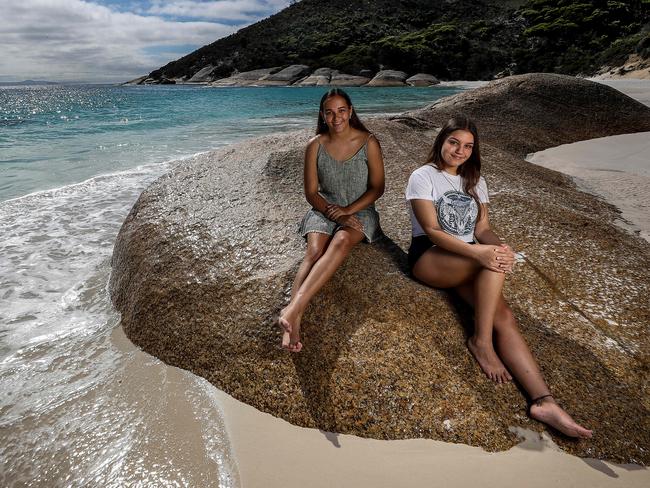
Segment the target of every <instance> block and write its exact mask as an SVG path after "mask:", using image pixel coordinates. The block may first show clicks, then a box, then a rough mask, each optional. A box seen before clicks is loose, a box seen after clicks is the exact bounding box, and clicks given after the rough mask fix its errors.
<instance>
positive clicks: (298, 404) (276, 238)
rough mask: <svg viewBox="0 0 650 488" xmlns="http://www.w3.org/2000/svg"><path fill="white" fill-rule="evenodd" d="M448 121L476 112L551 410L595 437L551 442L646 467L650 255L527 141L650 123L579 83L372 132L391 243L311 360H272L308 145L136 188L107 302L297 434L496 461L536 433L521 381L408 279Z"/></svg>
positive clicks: (345, 299)
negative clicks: (416, 194)
mask: <svg viewBox="0 0 650 488" xmlns="http://www.w3.org/2000/svg"><path fill="white" fill-rule="evenodd" d="M495 98H496V99H498V100H500V101H501V103H496V101H495V100H494V99H495ZM579 100H583V101H585V105H584V106H579V105H578V101H579ZM560 107H564V108H565V110H563V111H560ZM455 110H462V111H466V112H470V113H472V115H474V116H475V117H477V118H478V119H479V124H480V128H481V130H482V131H483V133H484V134H486V137H485V139H484V140H483V143H482V145H481V150H482V154H483V158H484V169H483V174H484V175H485V177H486V179H487V182H488V185H489V188H490V190H491V204H492V205H491V207H492V210H491V221H492V223H493V226H494V227H495V228H496V230H497V231H498V233H499V234H501V235H502V236H503V237H505V238H506V239H507V240H508V241H509V242H510V243H511V244H512V245H513V246H514V247H515V248H516V249H517V250H519V251H521V252H522V253H523V255H524V256H525V261H524V262H522V263H520V264H519V265H518V267H517V269H516V272H515V273H514V274H512V275H511V276H510V277H509V278H508V281H507V285H506V291H505V294H506V297H507V299H508V300H509V302H510V303H511V304H512V307H513V309H514V312H515V314H516V316H517V318H518V320H519V322H520V326H521V329H522V331H523V334H524V336H525V337H526V339H527V341H528V343H529V344H530V346H531V349H532V350H533V353H534V354H535V356H536V357H537V358H538V359H539V362H540V365H541V368H542V370H543V372H544V375H545V377H546V379H547V381H548V383H549V385H550V387H551V389H552V390H553V392H554V393H555V394H556V396H557V398H558V400H559V401H560V402H561V403H562V404H563V405H564V406H565V407H566V408H567V410H569V411H570V412H571V413H572V414H573V415H574V416H575V417H576V419H578V420H579V421H581V422H585V423H586V424H587V425H589V426H590V427H593V428H594V429H595V431H596V436H595V437H594V439H593V440H590V441H581V442H576V441H572V440H567V439H566V438H564V437H562V436H561V435H557V434H556V433H553V437H554V439H555V440H556V442H558V443H559V444H560V445H561V446H562V447H563V448H564V449H566V450H568V451H570V452H572V453H575V454H578V455H581V456H589V457H596V458H608V459H612V460H616V461H619V462H636V463H646V464H647V463H648V462H650V443H649V439H650V416H649V415H648V413H649V409H650V395H649V393H650V392H649V391H648V390H649V385H648V370H649V369H650V368H649V367H650V361H649V357H648V350H649V349H648V345H649V336H648V324H649V323H650V310H649V307H648V300H647V290H648V288H649V287H650V271H649V270H650V245H648V243H647V242H646V241H644V240H642V239H640V238H638V237H635V236H633V235H630V234H627V233H626V232H625V231H623V230H621V229H619V228H618V227H616V226H614V225H612V222H613V221H614V220H615V219H616V218H617V216H618V212H617V211H616V210H615V209H614V208H613V207H611V206H610V205H608V204H607V203H605V202H603V201H602V200H600V199H598V198H594V197H593V196H590V195H588V194H585V193H582V192H580V191H578V190H577V189H576V186H575V185H574V184H573V183H572V181H571V180H570V179H569V178H567V177H564V176H563V175H561V174H559V173H556V172H554V171H550V170H547V169H544V168H541V167H537V166H534V165H532V164H529V163H527V162H526V161H524V160H523V159H522V156H523V155H524V154H525V153H526V152H528V151H530V150H532V149H533V148H534V149H540V148H542V147H546V146H554V145H557V144H560V143H565V142H571V141H576V140H581V139H586V138H589V137H597V136H606V135H610V134H614V133H618V132H631V131H636V130H650V109H648V108H647V107H645V106H640V105H639V104H637V103H635V102H634V101H633V100H631V99H629V98H627V97H625V96H623V95H621V94H619V93H618V92H616V91H614V90H613V89H611V88H608V87H605V86H601V85H597V84H595V83H590V82H586V81H583V80H577V79H573V78H564V77H553V76H546V75H543V76H525V77H517V78H515V79H512V80H503V81H499V82H495V83H491V84H490V85H488V86H487V87H485V88H484V89H479V90H474V91H472V92H468V93H464V94H461V95H458V96H456V97H452V98H451V99H447V100H445V101H441V102H439V103H437V104H435V105H433V106H431V107H429V108H427V109H425V110H422V111H416V112H413V113H412V114H410V115H405V116H402V117H400V118H399V119H398V120H373V121H369V124H368V125H369V126H370V128H371V129H372V130H373V131H374V132H375V133H376V134H377V136H378V138H379V139H380V140H381V143H382V147H383V149H384V155H385V161H386V177H387V180H386V181H387V190H386V194H385V195H384V196H383V198H382V199H380V200H379V202H378V204H377V207H378V210H379V213H380V215H381V219H382V227H383V229H384V231H385V233H386V239H385V240H384V241H383V242H381V243H379V244H376V245H375V244H373V245H365V244H364V245H360V246H358V248H356V249H355V250H354V251H353V253H352V254H351V256H350V257H349V258H348V259H347V261H346V262H345V264H344V265H343V266H342V268H341V269H339V270H338V271H337V273H336V275H335V276H334V278H333V279H332V280H331V281H330V283H329V284H327V285H326V286H325V288H324V289H323V290H322V291H321V293H320V294H319V295H318V296H317V297H316V298H315V299H314V301H313V303H312V304H311V306H310V308H309V309H308V311H307V313H306V315H305V317H304V319H303V342H304V345H305V347H304V349H303V352H301V353H300V354H291V353H288V352H284V351H282V350H281V349H279V348H278V344H279V341H280V335H279V333H278V330H277V327H276V325H275V318H276V316H277V313H278V311H279V310H280V308H281V307H282V306H283V305H284V303H285V300H286V298H287V294H288V292H289V289H290V286H291V282H292V280H293V277H294V274H295V272H296V269H297V266H298V264H299V262H300V260H301V258H302V256H303V253H304V249H305V245H304V242H303V240H302V239H301V238H300V237H299V236H298V235H297V233H296V230H297V227H298V223H299V222H300V219H301V217H302V215H303V214H304V212H305V211H306V210H307V204H306V203H305V201H304V197H303V192H302V156H303V151H304V145H305V143H306V142H307V140H308V139H309V137H310V136H311V133H310V132H309V131H307V130H304V131H299V132H294V133H290V134H283V135H272V136H267V137H262V138H258V139H253V140H251V141H247V142H245V143H242V144H238V145H234V146H230V147H227V148H224V149H222V150H220V151H217V152H214V153H211V154H205V155H200V156H198V157H196V158H195V159H194V160H193V161H191V162H184V163H183V164H181V165H178V166H177V167H176V168H175V169H174V170H173V171H171V172H170V173H169V174H167V175H165V176H163V177H161V178H160V179H159V180H157V181H156V182H155V183H154V184H152V185H151V186H150V187H149V188H148V189H147V190H145V191H144V192H143V193H142V195H141V196H140V198H139V199H138V201H137V203H136V204H135V206H134V207H133V209H132V210H131V213H130V214H129V216H128V218H127V220H126V221H125V223H124V225H123V227H122V229H121V231H120V233H119V236H118V239H117V242H116V245H115V251H114V255H113V274H112V276H111V283H110V290H111V295H112V298H113V301H114V303H115V306H116V307H117V309H118V310H119V311H120V312H121V314H122V324H123V327H124V330H125V332H126V334H127V335H128V337H129V338H130V339H131V340H132V341H133V342H134V343H135V344H137V345H139V346H140V347H142V348H143V349H144V350H145V351H147V352H149V353H150V354H153V355H155V356H157V357H159V358H161V359H162V360H164V361H165V362H167V363H169V364H172V365H174V366H178V367H181V368H185V369H188V370H190V371H193V372H194V373H196V374H198V375H200V376H202V377H204V378H206V379H208V380H209V381H210V382H212V383H213V384H214V385H215V386H217V387H218V388H220V389H222V390H224V391H226V392H228V393H229V394H231V395H233V396H234V397H235V398H237V399H239V400H241V401H243V402H246V403H248V404H250V405H253V406H255V407H256V408H258V409H260V410H263V411H265V412H269V413H271V414H273V415H276V416H278V417H282V418H284V419H286V420H288V421H290V422H292V423H294V424H297V425H302V426H308V427H316V428H320V429H323V430H325V431H331V432H343V433H351V434H357V435H361V436H367V437H375V438H381V439H402V438H412V437H426V438H433V439H440V440H445V441H450V442H462V443H466V444H471V445H477V446H482V447H484V448H486V449H489V450H500V449H507V448H509V447H510V446H512V445H513V444H515V443H516V442H517V439H516V437H515V434H513V433H512V429H511V428H512V427H513V426H515V427H517V426H518V427H526V428H529V429H534V430H538V431H541V430H542V429H543V428H544V427H543V426H542V425H541V424H539V423H537V422H534V421H531V420H529V419H528V418H527V417H526V414H525V402H524V399H523V397H522V395H521V393H520V391H519V390H518V389H517V387H516V385H514V384H508V385H501V386H497V385H494V384H493V383H491V382H490V381H488V380H487V379H486V378H485V377H484V375H483V374H482V373H481V371H480V369H479V367H478V366H477V365H476V363H475V362H474V360H473V359H472V357H471V355H470V354H469V352H468V351H467V349H466V347H465V345H464V343H465V339H466V337H467V334H468V333H469V332H468V330H469V328H470V327H471V313H470V312H469V311H468V310H467V308H466V307H464V306H462V305H461V304H460V303H459V302H458V301H457V300H456V299H454V298H453V296H450V295H448V294H447V293H444V292H442V291H437V290H433V289H430V288H427V287H425V286H423V285H420V284H419V283H416V282H415V281H413V280H412V279H411V278H410V277H409V276H408V274H407V271H406V253H405V250H406V249H407V247H408V243H409V239H410V224H409V219H408V216H407V213H406V208H405V203H404V199H403V190H404V187H405V185H406V181H407V178H408V176H409V174H410V173H411V171H412V170H414V169H415V168H417V167H418V166H420V165H421V164H422V162H423V160H424V158H425V156H426V153H427V152H428V150H429V148H430V145H431V143H432V140H433V137H434V135H435V128H436V126H437V125H440V123H441V121H442V120H443V119H445V118H446V117H447V116H448V114H449V113H450V112H451V111H455ZM491 111H493V112H491ZM495 126H498V127H495ZM546 130H548V133H546V132H545V131H546ZM242 182H245V184H244V183H242Z"/></svg>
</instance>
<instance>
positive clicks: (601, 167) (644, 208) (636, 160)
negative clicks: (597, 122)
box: [526, 83, 650, 242]
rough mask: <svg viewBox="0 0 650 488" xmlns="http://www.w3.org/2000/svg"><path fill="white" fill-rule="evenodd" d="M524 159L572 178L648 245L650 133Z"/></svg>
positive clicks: (586, 143) (579, 144)
mask: <svg viewBox="0 0 650 488" xmlns="http://www.w3.org/2000/svg"><path fill="white" fill-rule="evenodd" d="M649 84H650V83H649ZM526 160H528V161H530V162H531V163H535V164H538V165H540V166H544V167H545V168H550V169H553V170H556V171H560V172H562V173H564V174H567V175H569V176H572V177H573V179H574V181H575V182H576V183H577V184H578V186H579V187H580V188H581V189H582V190H584V191H587V192H589V193H592V194H594V195H597V196H600V197H602V198H604V199H605V200H606V201H608V202H609V203H611V204H613V205H615V206H616V207H617V208H618V209H619V210H620V211H621V217H622V219H621V220H619V221H617V224H619V225H620V226H621V227H623V228H625V229H626V230H630V231H632V232H635V233H637V234H639V235H640V236H641V237H643V238H644V239H646V240H647V241H649V242H650V191H649V190H648V189H649V188H650V132H639V133H636V134H623V135H619V136H612V137H603V138H600V139H591V140H589V141H581V142H576V143H574V144H565V145H563V146H558V147H554V148H551V149H547V150H545V151H541V152H538V153H535V154H530V155H528V156H527V158H526Z"/></svg>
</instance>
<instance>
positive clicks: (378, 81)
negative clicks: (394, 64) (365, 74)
mask: <svg viewBox="0 0 650 488" xmlns="http://www.w3.org/2000/svg"><path fill="white" fill-rule="evenodd" d="M407 77H408V75H407V74H406V73H404V71H395V70H390V69H385V70H382V71H380V72H379V73H377V74H376V75H375V77H374V78H373V79H372V80H370V81H369V82H368V85H367V86H404V85H406V78H407Z"/></svg>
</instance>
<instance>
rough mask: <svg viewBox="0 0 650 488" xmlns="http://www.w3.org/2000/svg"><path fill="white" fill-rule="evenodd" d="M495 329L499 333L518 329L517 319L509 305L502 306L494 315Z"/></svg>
mask: <svg viewBox="0 0 650 488" xmlns="http://www.w3.org/2000/svg"><path fill="white" fill-rule="evenodd" d="M494 328H495V329H496V330H497V332H504V331H508V330H516V329H517V319H515V314H514V313H512V309H511V308H510V307H509V306H508V305H507V304H505V303H504V304H501V305H499V307H498V308H497V311H496V314H495V315H494Z"/></svg>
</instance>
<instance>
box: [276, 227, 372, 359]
mask: <svg viewBox="0 0 650 488" xmlns="http://www.w3.org/2000/svg"><path fill="white" fill-rule="evenodd" d="M363 237H364V236H363V233H361V232H359V231H358V230H355V229H351V228H349V227H345V228H343V229H341V230H339V231H338V232H337V233H336V234H334V237H333V238H332V240H331V241H330V242H329V245H328V246H327V249H326V250H325V253H324V254H323V255H322V256H321V257H320V259H318V260H317V261H316V263H315V264H314V265H313V266H312V267H311V270H310V271H309V272H308V273H307V276H306V277H305V279H304V280H303V282H302V284H301V285H300V286H299V287H298V290H297V291H296V292H295V295H294V296H293V297H292V298H291V302H289V305H287V306H286V307H285V308H284V310H282V313H281V315H280V320H281V321H284V322H286V323H288V324H289V326H290V328H291V332H290V342H289V344H288V347H287V348H288V349H289V350H291V351H294V352H298V351H300V349H302V344H301V343H300V319H301V318H302V315H303V313H304V312H305V309H306V308H307V305H308V304H309V302H310V301H311V299H312V298H313V297H314V295H316V293H318V291H319V290H320V289H321V288H322V287H323V285H325V283H327V281H328V280H329V279H330V278H331V277H332V275H334V273H335V272H336V270H337V269H338V268H339V266H341V264H342V263H343V261H344V260H345V258H346V257H347V255H348V254H349V253H350V251H351V250H352V248H353V247H354V246H356V245H357V244H358V243H359V242H361V240H362V239H363Z"/></svg>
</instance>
